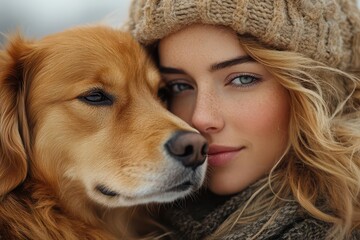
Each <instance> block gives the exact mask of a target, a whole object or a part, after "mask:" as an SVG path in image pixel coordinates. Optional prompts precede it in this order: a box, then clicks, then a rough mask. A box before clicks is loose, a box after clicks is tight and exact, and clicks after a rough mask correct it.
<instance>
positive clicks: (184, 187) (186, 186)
mask: <svg viewBox="0 0 360 240" xmlns="http://www.w3.org/2000/svg"><path fill="white" fill-rule="evenodd" d="M192 186H193V184H192V183H191V182H190V181H186V182H183V183H181V184H179V185H176V186H175V187H172V188H170V189H169V190H167V192H182V191H186V190H188V189H189V188H190V187H192Z"/></svg>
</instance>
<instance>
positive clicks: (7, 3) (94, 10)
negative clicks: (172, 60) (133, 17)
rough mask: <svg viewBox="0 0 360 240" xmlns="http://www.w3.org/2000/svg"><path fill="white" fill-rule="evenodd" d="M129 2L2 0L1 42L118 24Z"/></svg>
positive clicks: (124, 15)
mask: <svg viewBox="0 0 360 240" xmlns="http://www.w3.org/2000/svg"><path fill="white" fill-rule="evenodd" d="M357 2H358V6H359V7H360V0H357ZM129 6H130V0H0V43H1V42H3V41H4V39H5V38H4V34H8V33H11V32H14V31H15V30H16V29H18V30H20V31H21V32H22V33H23V34H24V35H25V36H27V37H31V38H40V37H42V36H44V35H46V34H49V33H53V32H57V31H61V30H64V29H65V28H68V27H71V26H76V25H84V24H91V23H99V22H103V23H105V24H110V25H112V26H115V27H118V26H121V25H122V24H123V23H124V22H125V21H126V19H127V17H128V9H129Z"/></svg>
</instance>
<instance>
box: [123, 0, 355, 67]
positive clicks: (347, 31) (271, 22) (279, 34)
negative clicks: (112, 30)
mask: <svg viewBox="0 0 360 240" xmlns="http://www.w3.org/2000/svg"><path fill="white" fill-rule="evenodd" d="M193 23H205V24H215V25H223V26H228V27H230V28H232V29H233V30H235V31H236V32H237V33H239V34H240V35H252V36H254V37H256V38H257V39H258V40H259V41H260V42H262V43H263V44H265V45H267V46H270V47H272V48H274V49H278V50H290V51H296V52H300V53H303V54H305V55H307V56H309V57H311V58H313V59H315V60H318V61H321V62H323V63H326V64H328V65H329V66H332V67H337V68H339V69H342V70H349V69H359V68H360V46H359V44H360V11H359V9H358V8H357V6H356V0H262V1H258V0H178V1H174V0H135V1H133V3H132V6H131V9H130V21H129V30H130V31H131V32H132V33H133V35H134V36H135V38H136V39H137V40H138V41H140V42H141V43H142V44H144V45H149V44H152V43H154V42H156V41H157V40H159V39H161V38H163V37H165V36H167V35H168V34H170V33H173V32H175V31H177V30H179V29H181V28H183V27H184V26H186V25H190V24H193Z"/></svg>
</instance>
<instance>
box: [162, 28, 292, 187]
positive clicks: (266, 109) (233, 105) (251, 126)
mask: <svg viewBox="0 0 360 240" xmlns="http://www.w3.org/2000/svg"><path fill="white" fill-rule="evenodd" d="M159 58H160V71H161V72H162V76H163V78H164V81H165V83H166V85H167V87H168V88H169V89H170V96H171V97H170V99H169V109H170V111H171V112H173V113H174V114H176V115H177V116H179V117H180V118H182V119H183V120H185V121H186V122H188V123H189V124H190V125H192V126H193V127H195V128H196V129H198V130H199V131H200V132H201V134H203V135H204V136H205V137H206V138H207V140H208V141H209V157H208V163H209V170H208V179H207V183H208V187H209V188H210V190H212V191H213V192H214V193H217V194H233V193H236V192H239V191H241V190H243V189H244V188H246V187H247V186H249V185H250V184H251V183H254V182H255V181H256V180H258V179H260V178H261V177H263V176H264V175H265V174H267V173H269V171H270V170H271V168H272V167H273V166H274V164H275V163H276V162H277V161H278V160H279V159H280V158H281V156H282V154H283V153H284V151H285V150H286V146H287V142H288V125H289V111H290V110H289V108H290V106H289V94H288V92H287V90H286V89H285V88H284V87H283V86H282V85H280V84H279V82H278V81H277V80H276V79H274V78H273V76H272V75H271V74H270V73H269V72H268V71H267V70H266V69H265V68H264V67H263V66H262V65H261V64H259V63H258V62H256V61H254V60H253V59H251V58H250V57H249V55H247V54H246V52H245V51H244V50H243V49H242V48H241V46H240V44H239V41H238V38H237V36H236V34H235V33H234V32H233V31H231V30H228V29H224V28H222V27H216V26H211V25H192V26H190V27H186V28H184V29H182V30H181V31H179V32H176V33H174V34H172V35H169V36H168V37H166V38H164V39H163V40H161V41H160V43H159Z"/></svg>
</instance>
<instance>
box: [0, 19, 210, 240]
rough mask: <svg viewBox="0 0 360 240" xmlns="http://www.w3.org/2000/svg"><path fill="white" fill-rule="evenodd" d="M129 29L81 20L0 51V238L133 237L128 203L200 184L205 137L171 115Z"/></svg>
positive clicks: (168, 196) (171, 195)
mask: <svg viewBox="0 0 360 240" xmlns="http://www.w3.org/2000/svg"><path fill="white" fill-rule="evenodd" d="M160 84H161V81H160V76H159V74H158V72H157V70H156V67H155V66H154V65H153V64H152V62H151V61H150V59H149V58H148V57H147V56H146V54H145V51H144V50H143V49H142V48H141V46H140V45H139V44H138V43H137V42H135V41H134V40H133V39H132V37H131V36H130V35H129V34H128V33H124V32H121V31H118V30H114V29H110V28H107V27H101V26H92V27H78V28H74V29H70V30H66V31H64V32H61V33H57V34H53V35H49V36H47V37H45V38H43V39H41V40H38V41H28V40H24V39H23V38H22V37H21V36H20V34H17V35H16V36H15V37H13V38H11V39H10V40H9V43H8V45H7V47H6V49H3V50H1V53H0V239H66V240H69V239H129V238H131V237H136V232H133V225H132V224H131V216H130V215H131V214H132V213H133V212H132V211H130V212H129V211H128V209H129V207H131V206H134V205H138V204H146V203H152V202H158V203H161V202H170V201H173V200H175V199H177V198H181V197H184V196H185V195H187V194H189V193H190V192H191V191H193V190H194V189H197V188H199V186H200V185H201V184H202V182H203V179H204V175H205V169H206V161H205V158H206V148H207V143H206V140H205V139H204V138H203V137H202V136H201V135H200V134H198V133H197V132H196V131H195V130H194V129H193V128H191V127H190V126H189V125H187V124H186V123H185V122H183V121H182V120H180V119H179V118H177V117H175V116H173V115H172V114H171V113H169V112H168V111H167V110H166V108H165V107H164V106H163V104H162V103H161V101H160V100H159V98H158V96H157V94H158V89H159V86H160Z"/></svg>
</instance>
